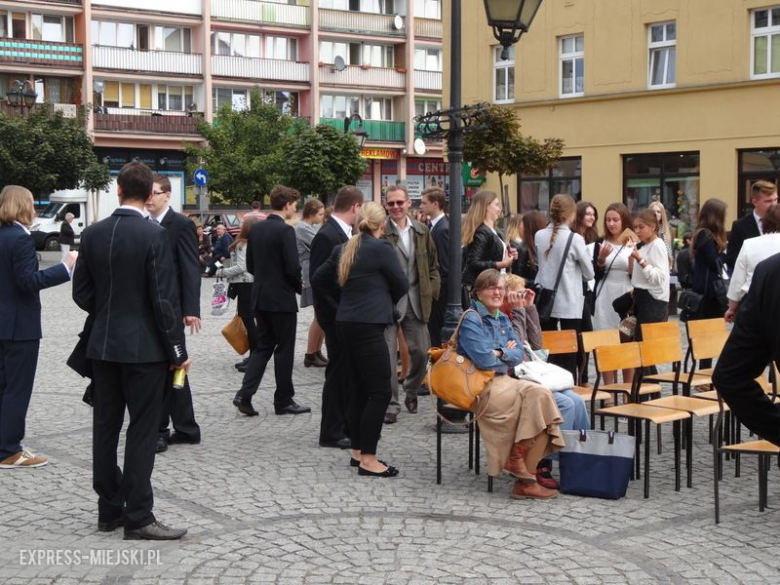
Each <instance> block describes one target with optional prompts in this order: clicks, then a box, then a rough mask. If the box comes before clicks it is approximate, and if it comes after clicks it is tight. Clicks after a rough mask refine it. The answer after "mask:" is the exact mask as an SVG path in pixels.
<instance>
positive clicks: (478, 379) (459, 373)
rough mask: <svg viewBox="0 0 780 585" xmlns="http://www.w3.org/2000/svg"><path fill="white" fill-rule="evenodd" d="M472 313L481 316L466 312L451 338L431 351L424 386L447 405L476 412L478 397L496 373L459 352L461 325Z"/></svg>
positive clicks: (470, 310) (429, 351) (473, 311)
mask: <svg viewBox="0 0 780 585" xmlns="http://www.w3.org/2000/svg"><path fill="white" fill-rule="evenodd" d="M469 312H472V313H474V314H476V315H477V316H479V313H477V312H476V311H475V310H474V309H469V310H467V311H464V312H463V314H462V315H461V316H460V321H458V326H457V327H456V328H455V331H454V332H453V334H452V338H451V339H450V340H449V341H448V342H447V343H445V344H444V345H442V346H441V347H432V348H431V349H429V350H428V356H429V357H430V359H431V364H430V365H429V366H428V375H427V376H426V377H425V381H424V382H425V386H426V387H427V388H428V389H429V390H430V391H431V392H432V393H433V394H435V395H436V396H437V397H439V398H441V399H442V400H443V401H444V402H446V403H448V404H451V405H453V406H456V407H458V408H460V409H462V410H470V411H472V412H474V411H476V406H477V403H478V401H479V395H480V394H482V392H483V391H484V390H485V387H486V386H487V385H488V383H489V382H490V381H491V380H492V379H493V377H494V376H495V375H496V373H495V372H494V371H493V370H480V369H479V368H477V366H475V365H474V363H473V362H472V361H471V360H470V359H469V358H467V357H466V356H463V355H458V353H457V348H458V332H459V331H460V325H461V323H463V318H464V317H465V316H466V314H467V313H469Z"/></svg>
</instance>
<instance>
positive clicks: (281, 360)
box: [236, 311, 298, 408]
mask: <svg viewBox="0 0 780 585" xmlns="http://www.w3.org/2000/svg"><path fill="white" fill-rule="evenodd" d="M297 318H298V315H297V314H296V313H270V312H266V311H257V312H256V313H255V320H256V322H257V334H258V341H257V346H256V347H255V351H253V352H252V353H251V354H249V363H248V364H247V367H246V373H245V374H244V381H243V382H242V384H241V389H240V390H239V391H238V393H237V394H236V398H240V399H241V400H251V399H252V396H254V395H255V393H256V392H257V389H258V388H259V387H260V382H262V381H263V374H265V367H266V366H267V365H268V360H270V359H271V356H273V358H274V375H275V377H276V392H274V406H275V407H277V408H283V407H285V406H289V405H290V404H292V401H293V397H294V396H295V389H294V388H293V382H292V370H293V362H294V361H295V327H296V324H297Z"/></svg>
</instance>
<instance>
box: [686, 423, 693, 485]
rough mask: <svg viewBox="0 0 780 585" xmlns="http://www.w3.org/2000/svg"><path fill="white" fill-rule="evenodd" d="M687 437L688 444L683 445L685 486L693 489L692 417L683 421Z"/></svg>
mask: <svg viewBox="0 0 780 585" xmlns="http://www.w3.org/2000/svg"><path fill="white" fill-rule="evenodd" d="M685 427H686V429H687V432H686V435H688V442H687V443H686V444H685V468H686V471H687V472H688V481H687V485H688V487H689V488H691V487H693V417H691V418H689V419H688V420H686V421H685Z"/></svg>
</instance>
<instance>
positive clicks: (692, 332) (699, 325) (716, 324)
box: [685, 317, 728, 339]
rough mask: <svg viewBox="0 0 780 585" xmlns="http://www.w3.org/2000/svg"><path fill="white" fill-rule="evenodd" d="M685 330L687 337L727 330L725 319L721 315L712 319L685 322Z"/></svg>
mask: <svg viewBox="0 0 780 585" xmlns="http://www.w3.org/2000/svg"><path fill="white" fill-rule="evenodd" d="M685 331H686V334H687V336H688V339H692V338H694V337H702V336H704V335H709V334H711V333H721V332H723V331H728V330H727V329H726V320H725V319H724V318H723V317H716V318H714V319H695V320H691V321H688V322H687V323H686V324H685Z"/></svg>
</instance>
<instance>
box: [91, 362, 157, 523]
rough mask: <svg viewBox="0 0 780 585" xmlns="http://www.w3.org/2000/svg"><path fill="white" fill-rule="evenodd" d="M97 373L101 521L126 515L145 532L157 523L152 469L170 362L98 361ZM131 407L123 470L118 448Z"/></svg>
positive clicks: (96, 473) (96, 477)
mask: <svg viewBox="0 0 780 585" xmlns="http://www.w3.org/2000/svg"><path fill="white" fill-rule="evenodd" d="M92 369H93V374H94V377H93V382H94V386H95V390H94V397H93V408H92V428H93V435H92V455H93V462H92V478H93V480H92V481H93V487H94V488H95V491H96V492H97V495H98V517H99V519H100V520H101V521H109V520H113V519H114V518H117V517H119V516H120V515H121V514H122V512H123V511H124V515H125V528H126V529H128V530H133V529H136V528H141V527H143V526H146V525H147V524H151V523H152V522H154V521H155V518H154V514H153V513H152V507H153V505H154V496H153V493H152V469H153V468H154V448H155V445H156V443H157V430H158V427H159V424H160V412H161V410H162V397H163V392H164V390H165V381H166V379H167V377H168V364H167V363H166V362H159V363H151V364H120V363H116V362H105V361H100V360H94V361H93V362H92ZM125 407H127V410H128V412H129V414H130V424H129V425H128V427H127V438H126V441H125V461H124V466H123V469H120V468H119V467H118V465H117V455H116V449H117V445H118V443H119V433H120V432H121V430H122V423H123V422H124V418H125Z"/></svg>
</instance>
